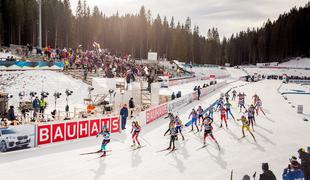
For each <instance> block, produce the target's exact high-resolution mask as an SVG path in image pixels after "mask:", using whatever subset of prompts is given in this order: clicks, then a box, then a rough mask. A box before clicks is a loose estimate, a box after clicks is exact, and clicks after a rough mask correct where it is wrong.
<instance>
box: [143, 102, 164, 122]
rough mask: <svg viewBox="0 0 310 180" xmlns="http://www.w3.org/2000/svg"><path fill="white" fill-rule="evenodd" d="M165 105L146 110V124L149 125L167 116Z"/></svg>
mask: <svg viewBox="0 0 310 180" xmlns="http://www.w3.org/2000/svg"><path fill="white" fill-rule="evenodd" d="M167 107H168V105H167V103H165V104H162V105H159V106H157V107H154V108H151V109H148V110H146V115H145V116H146V124H149V123H151V122H153V121H155V120H157V119H159V118H161V117H162V116H164V115H166V114H168V108H167Z"/></svg>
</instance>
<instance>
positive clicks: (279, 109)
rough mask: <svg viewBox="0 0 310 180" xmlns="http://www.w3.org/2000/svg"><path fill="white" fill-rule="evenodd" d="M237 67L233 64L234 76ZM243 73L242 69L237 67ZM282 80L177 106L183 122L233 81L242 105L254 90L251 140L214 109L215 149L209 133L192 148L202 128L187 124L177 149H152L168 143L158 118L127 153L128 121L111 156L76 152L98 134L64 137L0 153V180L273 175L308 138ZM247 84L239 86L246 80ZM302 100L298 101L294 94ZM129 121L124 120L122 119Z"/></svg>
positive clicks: (115, 137)
mask: <svg viewBox="0 0 310 180" xmlns="http://www.w3.org/2000/svg"><path fill="white" fill-rule="evenodd" d="M237 73H238V70H234V74H237ZM239 73H240V74H241V73H242V72H241V70H240V72H239ZM280 83H281V81H276V80H264V81H261V82H257V83H250V84H248V83H245V82H241V81H237V82H234V83H231V84H229V85H228V86H226V87H225V88H222V89H221V90H220V91H217V92H216V93H213V94H211V96H209V97H206V98H203V99H202V100H201V101H195V102H193V103H192V104H190V105H187V106H186V107H184V108H182V109H180V110H178V114H179V115H180V118H181V120H182V121H183V123H186V122H187V121H188V119H187V118H188V115H189V113H190V111H191V109H192V108H193V107H194V106H195V107H198V105H202V106H203V107H206V106H209V105H210V104H211V103H212V102H214V100H216V99H217V98H218V97H219V95H220V93H222V92H226V91H227V90H229V89H230V88H232V87H235V86H241V85H244V86H242V87H237V88H236V90H237V91H238V92H239V91H240V92H245V93H246V94H247V97H246V103H247V104H250V103H251V100H252V95H253V94H254V93H257V94H258V95H259V96H260V97H261V99H262V101H263V108H264V109H265V110H266V115H267V117H265V116H263V115H259V116H258V117H257V118H256V123H257V126H255V127H254V128H255V132H254V135H255V137H256V139H257V143H255V142H254V140H253V139H252V137H251V136H250V135H249V134H248V133H247V132H246V135H247V136H246V137H245V138H243V139H241V140H238V138H240V137H241V136H242V132H241V127H240V125H241V122H237V121H234V120H233V119H229V120H228V126H229V129H228V130H227V129H226V128H223V129H219V127H218V126H217V125H219V124H220V121H219V113H215V114H214V115H215V121H214V122H215V126H214V136H215V138H216V139H217V140H218V142H219V145H220V147H221V151H219V150H218V148H217V146H216V144H215V143H214V142H212V141H211V140H210V139H208V140H207V144H208V146H207V147H206V148H203V149H201V150H198V151H196V149H197V148H199V147H201V146H202V135H203V133H202V132H200V133H197V134H194V133H192V132H189V133H187V132H188V131H189V129H190V127H189V128H185V129H184V130H183V132H184V135H185V141H181V138H179V139H180V140H179V141H177V143H176V148H177V150H176V151H175V152H172V153H169V154H167V153H168V152H167V151H163V152H157V151H159V150H161V149H164V148H167V147H168V145H169V144H168V143H169V138H167V137H164V136H163V134H164V132H165V131H166V129H167V126H168V120H167V119H163V118H162V119H160V120H158V121H155V122H153V123H152V124H150V125H149V126H146V127H143V129H142V132H141V136H142V137H143V138H144V139H145V140H147V141H148V143H150V144H148V143H147V142H146V141H145V140H143V139H142V138H140V141H141V143H142V144H144V145H146V146H145V147H144V148H141V149H139V150H136V151H132V152H129V151H130V145H131V143H132V141H131V136H130V134H129V131H130V127H128V128H127V131H126V132H122V133H120V134H112V136H111V137H112V139H111V143H110V144H108V149H111V150H113V151H112V152H110V153H109V152H108V154H111V156H107V157H105V158H104V159H98V157H99V156H100V154H97V155H96V154H91V155H84V156H81V155H80V154H81V153H85V152H92V151H96V150H98V149H99V148H100V145H101V140H102V139H101V138H95V137H91V138H87V139H82V140H77V141H73V142H64V143H60V144H55V145H48V146H44V147H40V148H35V149H28V150H25V151H19V152H8V153H4V154H0V168H1V169H2V170H3V171H1V173H0V179H25V180H27V179H29V180H30V179H31V180H35V179H40V180H51V179H67V180H70V179H74V180H80V179H81V180H82V179H94V180H99V179H121V178H126V179H127V180H136V179H148V180H158V179H163V180H166V179H172V178H173V179H210V180H219V179H223V180H224V179H229V178H230V172H231V170H232V169H233V171H234V177H233V179H242V177H243V175H245V174H248V175H250V176H251V175H252V174H253V173H254V172H255V171H257V173H258V175H259V174H260V173H261V163H263V162H269V166H270V169H271V170H273V172H274V173H275V175H276V176H277V178H278V179H281V174H282V170H283V168H285V167H286V166H287V164H288V158H289V157H290V156H292V155H297V150H298V148H300V147H306V146H308V145H309V144H307V143H309V142H308V139H309V138H310V133H309V132H310V130H309V123H308V122H304V121H302V117H303V115H299V114H297V113H296V109H294V108H292V107H291V106H290V105H289V104H288V103H287V102H286V101H285V100H284V99H283V97H282V96H281V95H280V94H279V93H278V92H277V88H278V87H279V85H280ZM245 84H246V85H245ZM300 101H301V103H302V102H303V101H302V100H300ZM232 105H233V109H232V112H233V114H234V115H235V117H236V118H240V116H241V114H242V113H239V109H238V108H237V103H236V102H233V103H232ZM128 125H130V122H128Z"/></svg>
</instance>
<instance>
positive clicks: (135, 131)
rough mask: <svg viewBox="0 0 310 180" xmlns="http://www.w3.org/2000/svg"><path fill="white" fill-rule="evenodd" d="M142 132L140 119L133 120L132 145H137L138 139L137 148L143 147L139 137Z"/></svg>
mask: <svg viewBox="0 0 310 180" xmlns="http://www.w3.org/2000/svg"><path fill="white" fill-rule="evenodd" d="M140 132H141V126H140V125H139V123H138V121H132V129H131V134H132V142H133V144H132V145H131V147H135V146H136V141H137V143H138V147H137V148H141V144H140V141H139V139H138V137H139V134H140Z"/></svg>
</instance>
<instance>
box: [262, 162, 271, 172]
mask: <svg viewBox="0 0 310 180" xmlns="http://www.w3.org/2000/svg"><path fill="white" fill-rule="evenodd" d="M262 169H263V170H264V171H267V170H268V169H269V165H268V163H263V164H262Z"/></svg>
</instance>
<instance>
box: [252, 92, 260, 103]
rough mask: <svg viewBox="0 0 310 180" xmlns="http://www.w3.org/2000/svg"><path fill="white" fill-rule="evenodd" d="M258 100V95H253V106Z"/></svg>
mask: <svg viewBox="0 0 310 180" xmlns="http://www.w3.org/2000/svg"><path fill="white" fill-rule="evenodd" d="M258 98H259V97H258V95H257V94H256V93H255V94H254V95H253V97H252V99H253V104H256V102H257V99H258Z"/></svg>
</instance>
